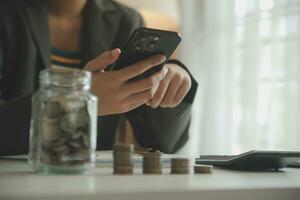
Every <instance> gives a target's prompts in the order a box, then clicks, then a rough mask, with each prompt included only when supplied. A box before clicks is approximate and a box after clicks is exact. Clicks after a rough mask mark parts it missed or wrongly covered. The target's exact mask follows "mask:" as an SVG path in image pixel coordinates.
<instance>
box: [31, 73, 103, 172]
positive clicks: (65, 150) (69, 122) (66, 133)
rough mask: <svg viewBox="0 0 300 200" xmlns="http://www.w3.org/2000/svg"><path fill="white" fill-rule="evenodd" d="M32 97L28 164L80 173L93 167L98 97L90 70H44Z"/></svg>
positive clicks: (39, 169)
mask: <svg viewBox="0 0 300 200" xmlns="http://www.w3.org/2000/svg"><path fill="white" fill-rule="evenodd" d="M39 78H40V88H39V89H38V91H37V92H36V93H35V94H34V95H33V97H32V117H31V127H30V147H29V163H30V165H31V166H32V168H33V169H34V170H36V171H38V172H41V173H47V174H52V173H54V174H56V173H71V174H74V173H82V172H84V171H86V170H88V169H90V168H92V167H93V166H94V163H95V156H96V155H95V151H96V142H97V104H98V99H97V97H96V96H94V95H92V94H91V93H90V86H91V73H90V72H87V71H83V70H77V69H76V70H57V69H46V70H43V71H42V72H41V73H40V77H39Z"/></svg>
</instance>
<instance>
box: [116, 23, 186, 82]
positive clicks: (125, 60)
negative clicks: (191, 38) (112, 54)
mask: <svg viewBox="0 0 300 200" xmlns="http://www.w3.org/2000/svg"><path fill="white" fill-rule="evenodd" d="M180 42H181V36H180V34H179V33H177V32H171V31H165V30H158V29H150V28H144V27H143V28H138V29H136V30H135V31H134V32H133V34H132V35H131V37H130V39H129V40H128V42H127V43H126V45H125V47H124V48H123V49H121V50H122V54H121V55H120V58H119V59H118V61H117V62H116V63H115V65H114V67H113V69H116V70H118V69H122V68H124V67H127V66H129V65H132V64H134V63H136V62H138V61H141V60H143V59H146V58H149V57H151V56H154V55H158V54H164V55H165V56H166V61H165V63H166V62H167V61H168V59H169V58H170V57H171V55H172V54H173V53H174V51H175V50H176V48H177V47H178V45H179V43H180ZM165 63H162V64H160V65H158V66H155V67H153V68H151V69H149V70H148V71H146V72H145V73H144V74H142V75H139V76H138V77H136V78H134V80H136V79H142V78H145V77H149V76H151V75H152V74H154V73H156V72H157V71H159V70H161V69H162V67H163V65H164V64H165Z"/></svg>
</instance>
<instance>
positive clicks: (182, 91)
mask: <svg viewBox="0 0 300 200" xmlns="http://www.w3.org/2000/svg"><path fill="white" fill-rule="evenodd" d="M190 89H191V83H189V81H184V82H183V84H182V85H181V86H180V88H179V89H178V92H177V94H176V95H175V97H174V99H173V103H172V104H173V107H176V106H178V105H179V104H180V103H181V102H182V101H183V99H184V97H185V96H186V95H187V93H188V92H189V90H190Z"/></svg>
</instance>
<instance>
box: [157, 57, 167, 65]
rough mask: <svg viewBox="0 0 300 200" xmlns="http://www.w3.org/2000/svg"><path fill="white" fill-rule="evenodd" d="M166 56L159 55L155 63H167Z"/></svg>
mask: <svg viewBox="0 0 300 200" xmlns="http://www.w3.org/2000/svg"><path fill="white" fill-rule="evenodd" d="M166 59H167V58H166V56H165V55H158V56H156V57H155V62H157V63H163V62H165V61H166Z"/></svg>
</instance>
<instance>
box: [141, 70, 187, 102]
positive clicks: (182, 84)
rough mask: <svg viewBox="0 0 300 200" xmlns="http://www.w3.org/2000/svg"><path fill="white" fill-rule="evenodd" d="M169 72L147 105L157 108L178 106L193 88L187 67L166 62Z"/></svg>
mask: <svg viewBox="0 0 300 200" xmlns="http://www.w3.org/2000/svg"><path fill="white" fill-rule="evenodd" d="M164 67H165V68H167V69H168V73H167V75H166V76H165V78H164V79H163V80H161V81H160V83H159V86H158V89H157V91H156V93H155V94H154V96H153V98H152V99H151V100H150V101H148V102H147V103H146V105H148V106H150V107H152V108H157V107H158V106H160V107H163V108H174V107H176V106H178V105H179V104H180V103H181V102H182V100H183V99H184V97H185V96H186V94H187V93H188V91H189V90H190V89H191V85H192V80H191V77H190V75H189V74H188V73H187V71H186V70H185V69H183V68H182V67H180V66H178V65H176V64H166V65H165V66H164Z"/></svg>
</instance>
